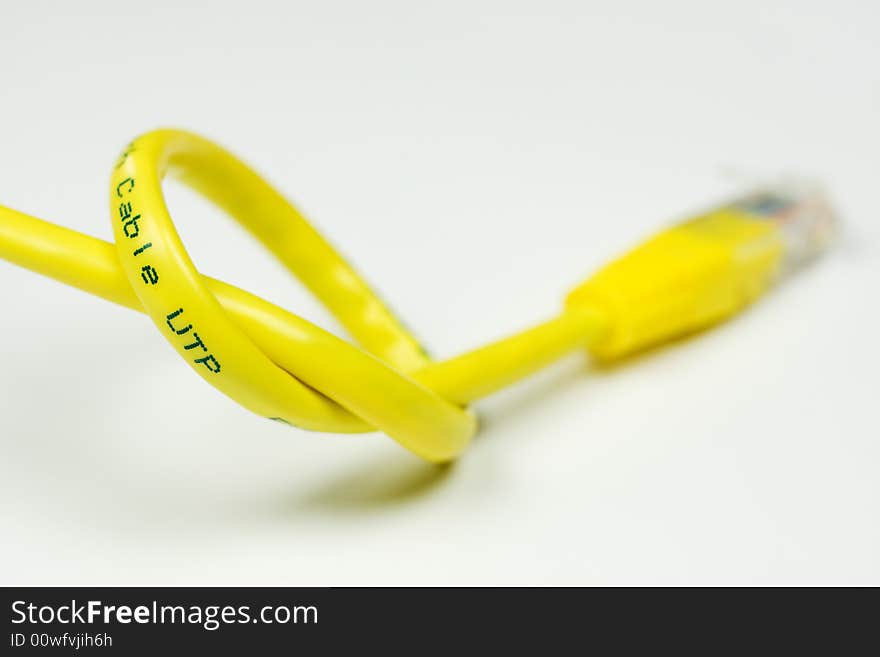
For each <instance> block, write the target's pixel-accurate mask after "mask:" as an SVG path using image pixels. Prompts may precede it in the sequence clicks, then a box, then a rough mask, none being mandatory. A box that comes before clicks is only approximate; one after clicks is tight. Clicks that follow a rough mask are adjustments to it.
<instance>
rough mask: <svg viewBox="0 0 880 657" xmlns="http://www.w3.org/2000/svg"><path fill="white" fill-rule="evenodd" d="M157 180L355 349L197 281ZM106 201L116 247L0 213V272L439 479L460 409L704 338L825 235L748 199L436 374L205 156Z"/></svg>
mask: <svg viewBox="0 0 880 657" xmlns="http://www.w3.org/2000/svg"><path fill="white" fill-rule="evenodd" d="M166 174H168V175H171V176H173V177H174V178H177V179H178V180H181V181H183V182H184V183H186V184H187V185H189V186H190V187H192V188H193V189H195V190H196V191H198V192H199V193H201V194H202V195H203V196H204V197H206V198H207V199H209V200H211V201H212V202H214V203H215V204H216V205H217V206H219V207H220V208H222V209H223V210H225V211H226V212H228V213H229V214H230V215H232V216H233V217H235V219H237V220H238V221H239V222H240V223H241V224H242V225H243V226H244V227H245V228H247V229H248V230H249V231H250V232H251V233H252V234H253V235H254V236H256V237H257V239H259V240H260V242H262V244H263V245H264V246H265V247H266V248H267V249H269V251H271V252H272V253H273V254H275V256H276V257H277V258H278V259H279V260H280V261H281V262H282V263H283V264H284V265H285V267H287V269H289V270H290V271H291V272H292V273H293V274H294V275H295V276H297V277H298V278H299V279H300V280H301V281H302V282H303V283H304V284H305V285H306V286H307V287H308V288H309V289H310V290H311V291H312V293H314V294H315V296H316V297H317V298H318V299H319V300H320V301H321V302H323V303H324V304H325V305H326V306H327V308H328V309H329V310H330V312H332V313H333V315H334V316H335V317H336V318H337V319H338V320H339V321H340V323H341V324H342V325H343V326H344V327H345V328H346V329H347V330H348V332H349V333H350V334H351V335H352V336H353V337H354V338H355V340H356V341H357V342H358V343H359V344H360V347H358V346H355V345H353V344H350V343H349V342H346V341H345V340H342V339H340V338H337V337H335V336H334V335H332V334H331V333H328V332H327V331H325V330H323V329H321V328H320V327H318V326H315V325H314V324H312V323H311V322H308V321H306V320H305V319H303V318H301V317H298V316H297V315H295V314H293V313H291V312H288V311H286V310H283V309H282V308H279V307H277V306H275V305H273V304H271V303H269V302H267V301H265V300H263V299H261V298H259V297H257V296H254V295H252V294H250V293H248V292H245V291H244V290H241V289H238V288H236V287H233V286H232V285H229V284H227V283H223V282H222V281H218V280H215V279H212V278H209V277H206V276H202V275H201V274H199V272H198V270H197V269H196V267H195V265H194V264H193V262H192V261H191V260H190V258H189V255H188V254H187V252H186V250H185V249H184V246H183V243H182V242H181V240H180V237H179V236H178V234H177V231H176V230H175V228H174V225H173V223H172V221H171V217H170V215H169V213H168V209H167V207H166V205H165V200H164V197H163V194H162V187H161V182H162V179H163V178H164V177H165V175H166ZM109 196H110V212H111V222H112V225H113V233H114V238H115V245H114V244H110V243H108V242H104V241H102V240H99V239H96V238H93V237H89V236H87V235H83V234H81V233H77V232H75V231H72V230H69V229H66V228H62V227H60V226H56V225H53V224H50V223H47V222H44V221H41V220H39V219H36V218H34V217H30V216H28V215H25V214H22V213H20V212H16V211H14V210H10V209H7V208H3V207H0V257H3V258H5V259H7V260H9V261H11V262H13V263H16V264H18V265H20V266H22V267H26V268H28V269H32V270H33V271H36V272H39V273H41V274H44V275H46V276H50V277H52V278H54V279H56V280H58V281H61V282H63V283H66V284H68V285H72V286H74V287H78V288H80V289H82V290H85V291H87V292H90V293H92V294H95V295H97V296H99V297H102V298H104V299H107V300H109V301H113V302H114V303H118V304H121V305H123V306H126V307H129V308H132V309H134V310H138V311H141V312H144V313H146V314H147V315H149V316H150V318H151V319H152V320H153V323H154V324H155V325H156V327H157V328H158V330H159V332H160V333H161V334H162V335H163V336H164V337H165V339H166V340H168V342H170V343H171V345H172V346H173V347H174V348H175V349H176V350H177V352H178V353H179V354H180V356H181V357H182V358H183V359H184V360H185V361H186V362H187V363H188V364H189V366H190V367H191V368H192V369H193V370H195V371H196V372H197V373H198V374H199V375H200V376H201V377H202V378H204V379H205V380H206V381H208V383H210V384H211V385H213V386H214V387H216V388H218V389H219V390H221V391H222V392H224V393H225V394H226V395H228V396H229V397H231V398H232V399H234V400H235V401H237V402H238V403H239V404H241V405H242V406H244V407H245V408H248V409H250V410H251V411H253V412H254V413H257V414H258V415H262V416H264V417H267V418H271V419H275V420H280V421H283V422H287V423H289V424H292V425H295V426H298V427H302V428H305V429H310V430H313V431H327V432H365V431H373V430H375V429H380V430H382V431H384V432H385V433H387V434H388V435H389V436H391V437H392V438H394V439H395V440H397V441H398V442H399V443H401V444H402V445H403V446H405V447H407V448H408V449H410V450H412V451H413V452H415V453H416V454H418V455H419V456H421V457H423V458H425V459H428V460H430V461H434V462H444V461H449V460H451V459H454V458H455V457H456V456H458V455H459V454H460V453H461V452H462V450H463V449H464V448H465V447H466V446H467V444H468V441H469V440H470V439H471V437H472V436H473V435H474V433H475V431H476V428H477V427H476V421H475V419H474V417H473V415H472V414H471V413H470V412H468V410H467V409H466V408H465V407H466V405H467V404H468V403H469V402H472V401H474V400H476V399H478V398H480V397H483V396H485V395H488V394H490V393H492V392H494V391H496V390H498V389H500V388H502V387H504V386H506V385H508V384H510V383H512V382H514V381H516V380H518V379H520V378H522V377H524V376H526V375H528V374H530V373H532V372H534V371H536V370H538V369H539V368H541V367H543V366H544V365H546V364H548V363H550V362H552V361H553V360H555V359H557V358H559V357H560V356H562V355H564V354H566V353H567V352H570V351H572V350H575V349H580V348H583V347H586V348H588V349H590V350H591V351H592V352H593V353H594V354H595V355H596V356H597V357H599V358H602V359H606V360H607V359H614V358H619V357H621V356H624V355H626V354H629V353H632V352H634V351H637V350H640V349H643V348H645V347H648V346H651V345H654V344H657V343H659V342H662V341H665V340H670V339H674V338H676V337H678V336H681V335H684V334H686V333H689V332H692V331H695V330H697V329H700V328H702V327H705V326H708V325H710V324H712V323H714V322H717V321H719V320H721V319H723V318H725V317H727V316H729V315H731V314H733V313H734V312H736V311H737V310H739V309H740V308H741V307H743V306H744V305H745V304H746V303H747V302H749V301H750V300H751V299H753V298H754V297H756V296H757V295H758V294H760V293H761V292H762V291H764V290H765V289H766V288H767V286H768V285H769V283H770V282H771V281H772V280H773V279H774V278H775V277H776V276H777V274H778V273H779V272H781V271H783V270H784V269H786V268H789V267H790V265H791V264H793V263H796V262H798V261H800V260H803V259H804V258H805V257H807V256H809V255H812V254H813V253H814V252H817V251H818V250H819V249H820V248H821V247H822V246H823V245H824V244H825V243H826V241H827V237H828V235H829V234H830V231H831V227H832V224H833V215H832V213H831V212H830V210H829V209H828V207H827V205H826V204H825V203H824V201H823V200H822V197H821V195H820V194H818V193H816V192H815V191H813V190H811V189H806V190H805V189H804V188H803V187H800V186H798V185H788V186H782V187H778V188H773V189H769V190H759V191H757V192H755V193H753V194H751V195H748V196H746V197H744V198H743V199H740V200H738V201H736V202H733V203H730V204H727V205H725V206H722V207H721V208H719V209H716V210H714V211H710V212H708V213H706V214H703V215H701V216H699V217H697V218H696V219H692V220H690V221H688V222H686V223H683V224H680V225H678V226H676V227H674V228H670V229H668V230H666V231H665V232H662V233H660V234H659V235H657V236H656V237H654V238H653V239H651V240H650V241H648V242H646V243H645V244H643V245H642V246H640V247H639V248H637V249H635V250H634V251H632V252H630V253H629V254H627V255H626V256H624V257H623V258H621V259H620V260H618V261H616V262H613V263H612V264H611V265H609V266H607V267H606V268H604V269H603V270H601V271H600V272H599V273H598V274H596V275H595V276H594V277H592V278H591V279H589V280H588V281H587V282H586V283H584V284H583V285H581V286H580V287H579V288H577V289H576V290H574V291H573V292H572V293H571V294H570V295H569V297H568V299H567V301H566V303H565V306H564V309H563V311H562V312H561V314H559V315H558V316H557V317H555V318H554V319H551V320H550V321H547V322H544V323H543V324H539V325H537V326H535V327H534V328H531V329H528V330H526V331H524V332H522V333H519V334H517V335H514V336H512V337H509V338H506V339H504V340H501V341H498V342H495V343H493V344H490V345H488V346H485V347H482V348H480V349H477V350H475V351H472V352H470V353H466V354H464V355H462V356H459V357H457V358H453V359H451V360H447V361H443V362H433V361H431V360H430V359H429V358H428V356H427V355H426V354H425V352H424V351H423V350H422V348H421V347H420V346H419V344H418V342H417V341H416V339H415V338H414V337H413V336H412V335H410V333H409V332H408V331H407V330H406V329H405V328H404V327H403V325H401V323H400V322H399V321H398V320H397V319H396V318H395V316H394V315H393V314H392V312H391V311H390V310H389V309H388V308H387V307H386V306H385V304H384V303H383V302H382V301H381V300H380V299H379V298H378V297H377V296H376V295H375V294H374V293H373V292H372V291H371V289H370V288H369V286H368V285H367V284H366V283H365V282H364V280H363V279H362V278H361V277H360V276H359V275H358V274H357V273H356V272H355V271H354V270H353V269H352V267H351V266H350V265H349V264H348V263H346V262H345V260H343V259H342V258H341V257H340V255H339V254H338V253H337V252H336V251H335V250H334V249H333V247H331V246H330V244H328V243H327V241H326V240H324V238H323V237H321V235H320V234H319V233H318V232H317V231H316V230H315V229H314V228H313V227H312V226H311V225H310V224H309V223H308V222H307V221H306V219H305V218H304V217H303V216H302V214H300V212H299V211H298V210H297V209H296V208H295V207H294V206H293V205H291V204H290V203H289V202H288V201H287V200H285V199H284V198H283V197H282V196H281V195H280V194H279V193H278V192H277V191H275V190H274V189H273V188H272V187H271V186H270V185H269V184H268V183H266V182H265V181H264V180H263V179H262V178H260V177H259V176H258V175H257V174H256V173H254V171H252V170H251V169H250V168H249V167H248V166H246V165H245V164H243V163H242V162H241V161H240V160H238V159H237V158H236V157H234V156H233V155H232V154H230V153H228V152H227V151H225V150H224V149H222V148H220V147H219V146H217V145H215V144H213V143H211V142H210V141H207V140H206V139H203V138H201V137H199V136H197V135H194V134H191V133H188V132H183V131H179V130H157V131H154V132H150V133H148V134H145V135H143V136H141V137H139V138H137V139H136V140H135V141H133V142H132V143H131V144H129V146H128V147H127V148H126V149H125V150H124V152H123V153H122V155H121V156H120V158H119V160H118V162H117V164H116V166H115V169H114V171H113V174H112V178H111V183H110V190H109Z"/></svg>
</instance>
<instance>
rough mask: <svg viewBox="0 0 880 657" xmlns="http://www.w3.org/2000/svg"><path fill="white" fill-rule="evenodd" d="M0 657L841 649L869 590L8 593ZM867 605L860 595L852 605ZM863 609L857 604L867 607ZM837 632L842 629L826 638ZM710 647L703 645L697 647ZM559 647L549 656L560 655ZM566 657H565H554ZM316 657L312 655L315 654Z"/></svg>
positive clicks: (861, 627)
mask: <svg viewBox="0 0 880 657" xmlns="http://www.w3.org/2000/svg"><path fill="white" fill-rule="evenodd" d="M2 593H3V606H4V612H3V616H4V618H5V629H6V633H5V636H4V637H3V645H4V648H3V650H2V653H3V654H9V655H16V654H26V653H27V654H30V653H37V652H46V651H48V652H54V653H55V654H78V653H80V652H85V653H89V654H92V653H101V654H123V655H141V654H149V655H156V654H158V653H167V654H178V653H186V652H189V651H194V654H206V653H207V652H208V651H213V650H218V651H222V654H252V652H253V651H254V650H268V649H277V648H283V649H286V650H289V649H315V650H319V651H321V653H324V652H327V651H334V652H335V651H336V650H339V651H341V650H343V649H345V650H351V649H356V650H362V651H369V652H370V653H371V654H372V652H374V651H382V652H388V651H393V652H403V651H406V652H409V653H412V652H420V651H421V650H423V649H424V648H426V647H430V648H432V649H437V648H441V647H442V648H444V649H448V650H450V651H451V652H452V654H459V653H461V652H462V651H464V652H465V653H467V654H471V653H472V652H474V650H473V645H472V643H471V642H472V641H473V640H474V639H475V638H477V637H479V638H480V639H482V640H483V641H485V640H489V641H490V642H491V644H492V645H494V646H496V647H500V646H501V645H508V646H514V647H519V646H520V642H522V641H523V640H525V639H531V640H535V639H537V640H538V641H540V643H541V645H543V646H544V647H546V648H548V649H550V648H551V647H552V646H556V648H554V649H553V652H557V651H562V652H566V653H567V652H571V651H573V650H575V649H578V651H580V649H586V648H588V647H590V646H594V647H595V646H597V645H599V644H600V642H601V644H602V645H604V646H606V647H613V648H615V649H617V650H620V649H627V648H632V649H636V648H641V649H644V647H645V645H646V643H647V645H654V646H659V645H665V646H678V647H683V646H686V645H691V646H694V647H697V648H700V647H702V648H704V649H706V650H709V651H712V652H714V649H715V648H717V647H719V646H720V645H725V646H727V647H731V646H740V647H742V648H744V649H750V650H751V649H754V648H759V647H760V648H768V647H774V646H775V647H778V648H790V647H791V644H792V643H793V642H798V641H796V639H800V640H804V639H809V642H810V643H811V646H812V647H814V648H815V647H816V646H818V645H822V643H821V642H822V641H823V640H826V641H829V643H827V644H826V645H828V647H829V648H830V647H832V646H833V647H834V652H835V653H837V652H840V651H841V648H842V646H844V645H846V644H847V643H850V644H852V645H853V646H857V645H858V642H859V637H860V633H862V634H864V633H867V632H868V630H869V629H870V628H872V627H873V626H874V623H875V619H876V614H877V608H878V605H877V595H876V590H873V591H869V590H861V591H858V590H854V589H853V590H848V591H843V590H825V591H815V590H814V591H809V590H788V591H786V590H781V589H778V590H747V589H732V590H727V591H717V590H710V589H694V590H685V589H679V590H663V589H452V588H447V589H418V588H412V589H321V588H6V589H2ZM862 594H867V595H862ZM866 602H867V604H865V603H866ZM835 621H840V622H844V623H845V625H846V627H845V632H840V633H837V632H836V631H835ZM707 641H708V643H707ZM557 649H558V650H557ZM563 649H565V650H563ZM321 653H319V654H321Z"/></svg>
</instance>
